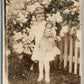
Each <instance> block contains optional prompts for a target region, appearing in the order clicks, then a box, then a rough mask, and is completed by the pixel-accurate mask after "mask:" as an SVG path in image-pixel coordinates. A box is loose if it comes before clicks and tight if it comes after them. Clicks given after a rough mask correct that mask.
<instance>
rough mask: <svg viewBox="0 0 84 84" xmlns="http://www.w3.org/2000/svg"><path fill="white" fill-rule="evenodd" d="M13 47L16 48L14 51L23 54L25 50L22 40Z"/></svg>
mask: <svg viewBox="0 0 84 84" xmlns="http://www.w3.org/2000/svg"><path fill="white" fill-rule="evenodd" d="M13 49H14V51H15V52H16V53H18V54H21V53H22V52H23V50H24V49H23V44H22V42H20V43H17V44H14V45H13Z"/></svg>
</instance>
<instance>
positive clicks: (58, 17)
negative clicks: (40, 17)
mask: <svg viewBox="0 0 84 84" xmlns="http://www.w3.org/2000/svg"><path fill="white" fill-rule="evenodd" d="M54 18H55V19H56V21H57V22H58V23H59V22H62V16H61V15H60V12H57V13H56V14H54Z"/></svg>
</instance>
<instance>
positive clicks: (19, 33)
mask: <svg viewBox="0 0 84 84" xmlns="http://www.w3.org/2000/svg"><path fill="white" fill-rule="evenodd" d="M22 37H23V36H22V33H21V32H18V33H16V34H15V35H14V39H15V40H19V39H21V38H22Z"/></svg>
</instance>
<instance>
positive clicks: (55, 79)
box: [9, 71, 80, 84]
mask: <svg viewBox="0 0 84 84" xmlns="http://www.w3.org/2000/svg"><path fill="white" fill-rule="evenodd" d="M37 78H38V72H35V71H30V72H28V73H27V76H26V77H25V76H24V77H15V78H14V79H13V80H11V81H9V84H46V83H45V80H44V79H43V80H42V81H41V82H37ZM49 84H80V77H79V76H78V75H73V74H69V73H67V72H63V71H53V72H51V73H50V83H49Z"/></svg>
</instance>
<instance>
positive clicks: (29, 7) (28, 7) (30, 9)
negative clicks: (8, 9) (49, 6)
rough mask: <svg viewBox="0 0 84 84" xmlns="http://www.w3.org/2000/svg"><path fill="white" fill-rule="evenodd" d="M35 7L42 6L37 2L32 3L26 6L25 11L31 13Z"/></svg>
mask: <svg viewBox="0 0 84 84" xmlns="http://www.w3.org/2000/svg"><path fill="white" fill-rule="evenodd" d="M37 7H42V6H41V5H40V4H39V3H38V2H36V3H35V4H33V5H29V6H27V11H29V12H31V13H33V12H34V11H35V9H36V8H37Z"/></svg>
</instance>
